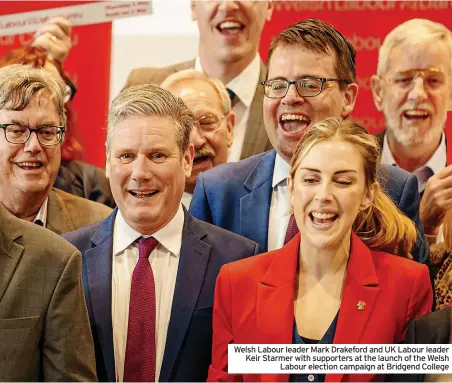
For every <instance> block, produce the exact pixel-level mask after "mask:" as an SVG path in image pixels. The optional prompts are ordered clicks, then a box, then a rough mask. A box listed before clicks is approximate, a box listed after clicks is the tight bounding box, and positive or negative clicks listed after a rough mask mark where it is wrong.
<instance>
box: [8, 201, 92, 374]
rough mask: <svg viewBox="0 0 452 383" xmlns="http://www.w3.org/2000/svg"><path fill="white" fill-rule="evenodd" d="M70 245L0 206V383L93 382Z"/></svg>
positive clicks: (78, 264)
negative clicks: (44, 382) (0, 382)
mask: <svg viewBox="0 0 452 383" xmlns="http://www.w3.org/2000/svg"><path fill="white" fill-rule="evenodd" d="M81 274H82V257H81V256H80V253H79V251H77V249H76V248H75V247H74V246H71V245H70V244H69V243H67V241H65V240H63V239H62V238H60V237H59V236H57V235H56V234H54V233H52V232H51V231H49V230H46V229H44V228H42V227H39V226H38V225H33V224H31V223H29V222H25V221H23V220H21V219H18V218H16V217H14V216H13V215H11V214H10V213H8V212H7V211H6V209H5V208H4V207H3V206H1V205H0V381H2V382H3V381H9V382H13V381H14V382H16V381H18V382H25V381H31V382H37V381H46V382H75V381H77V382H87V381H90V382H94V381H97V379H96V363H95V360H94V347H93V339H92V336H91V331H90V326H89V320H88V313H87V310H86V306H85V300H84V298H83V290H82V280H81Z"/></svg>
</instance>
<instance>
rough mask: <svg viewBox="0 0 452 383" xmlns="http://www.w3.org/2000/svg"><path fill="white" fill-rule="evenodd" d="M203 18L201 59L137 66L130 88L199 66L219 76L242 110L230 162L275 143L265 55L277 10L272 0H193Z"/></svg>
mask: <svg viewBox="0 0 452 383" xmlns="http://www.w3.org/2000/svg"><path fill="white" fill-rule="evenodd" d="M191 8H192V19H193V20H194V21H196V22H197V23H198V28H199V35H200V39H199V51H198V52H199V53H198V57H197V58H196V59H195V60H190V61H186V62H183V63H178V64H175V65H171V66H169V67H166V68H138V69H134V70H133V71H132V72H131V73H130V74H129V77H128V79H127V83H126V87H127V86H132V85H137V84H157V85H160V84H161V83H162V82H163V80H165V78H166V77H168V76H170V75H171V74H173V73H176V72H178V71H181V70H185V69H190V68H194V69H196V70H199V71H202V72H204V73H205V74H206V75H207V76H208V77H210V78H215V79H219V80H221V81H222V82H223V84H224V85H225V86H226V87H227V88H228V90H229V92H230V95H231V101H232V106H233V108H232V110H233V112H234V113H235V114H236V116H237V117H236V127H235V129H234V143H233V145H232V147H231V148H230V150H229V155H228V161H238V160H239V159H243V158H247V157H250V156H252V155H254V154H257V153H262V152H264V151H266V150H269V149H271V148H272V146H271V144H270V142H269V140H268V137H267V135H266V134H265V133H264V131H263V126H262V125H263V124H262V100H263V98H264V92H263V89H262V88H261V87H260V86H259V82H260V81H262V80H264V79H265V72H266V70H265V66H264V64H263V63H262V60H261V59H260V57H259V54H258V50H259V43H260V38H261V32H262V29H263V27H264V24H265V22H266V21H269V20H270V19H271V16H272V12H273V5H272V2H271V1H209V2H207V1H192V3H191Z"/></svg>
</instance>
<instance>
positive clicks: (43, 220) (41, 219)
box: [33, 197, 49, 227]
mask: <svg viewBox="0 0 452 383" xmlns="http://www.w3.org/2000/svg"><path fill="white" fill-rule="evenodd" d="M48 203H49V197H47V198H46V199H45V201H44V203H43V204H42V205H41V207H40V208H39V211H38V214H36V217H35V219H34V220H33V223H36V224H38V225H40V226H43V227H46V225H47V204H48ZM41 224H42V225H41Z"/></svg>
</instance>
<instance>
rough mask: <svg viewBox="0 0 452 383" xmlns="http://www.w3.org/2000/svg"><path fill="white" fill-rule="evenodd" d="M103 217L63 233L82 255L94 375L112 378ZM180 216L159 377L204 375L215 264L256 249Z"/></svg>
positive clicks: (107, 240)
mask: <svg viewBox="0 0 452 383" xmlns="http://www.w3.org/2000/svg"><path fill="white" fill-rule="evenodd" d="M116 212H117V208H116V209H114V210H113V212H112V214H111V215H110V216H109V217H107V218H106V219H105V220H104V221H101V222H99V223H96V224H93V225H90V226H86V227H84V228H81V229H79V230H76V231H73V232H70V233H66V234H64V238H65V239H66V240H68V241H69V242H71V243H72V244H73V245H74V246H76V247H77V248H78V249H79V250H80V252H81V253H82V255H83V270H82V278H83V288H84V292H85V300H86V305H87V307H88V313H89V319H90V322H91V330H92V333H93V339H94V347H95V351H96V367H97V376H98V378H99V381H109V382H115V381H116V376H115V358H114V349H113V327H112V314H111V304H112V302H111V300H112V292H111V284H112V281H111V278H112V258H113V256H112V253H113V228H114V221H115V216H116ZM184 214H185V220H184V228H183V234H182V246H181V254H180V260H179V268H178V271H177V278H176V286H175V290H174V298H173V304H172V309H171V318H170V323H169V327H168V335H167V338H166V346H165V353H164V356H163V362H162V368H161V371H160V379H159V381H162V382H167V381H176V382H180V381H186V382H187V381H198V382H201V381H205V380H206V379H207V371H208V368H209V365H210V362H211V352H212V307H213V294H214V288H215V281H216V278H217V275H218V273H219V271H220V268H221V266H223V265H224V264H226V263H229V262H232V261H235V260H239V259H242V258H246V257H249V256H252V255H255V254H258V253H260V252H261V250H260V248H259V245H258V244H256V243H255V242H252V241H250V240H248V239H246V238H243V237H240V236H238V235H236V234H234V233H230V232H228V231H226V230H223V229H221V228H218V227H216V226H213V225H210V224H208V223H205V222H202V221H199V220H197V219H196V218H193V217H192V216H190V214H188V213H187V212H186V211H185V209H184Z"/></svg>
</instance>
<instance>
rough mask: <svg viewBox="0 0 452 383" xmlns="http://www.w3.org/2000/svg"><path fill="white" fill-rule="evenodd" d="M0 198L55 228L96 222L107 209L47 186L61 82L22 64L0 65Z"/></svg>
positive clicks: (57, 143)
mask: <svg viewBox="0 0 452 383" xmlns="http://www.w3.org/2000/svg"><path fill="white" fill-rule="evenodd" d="M0 89H1V92H0V129H2V130H3V134H0V164H1V165H2V170H1V171H0V203H1V204H2V205H3V206H5V207H6V209H7V210H8V211H9V212H10V213H12V214H13V215H15V216H16V217H18V218H21V219H24V220H27V221H30V222H34V223H36V224H38V225H41V226H44V227H46V228H48V229H50V230H52V231H53V232H55V233H57V234H62V233H65V232H68V231H72V230H75V229H77V228H79V227H82V226H85V225H89V224H91V223H95V222H98V221H100V220H102V219H103V218H105V217H106V216H108V215H109V213H110V212H111V209H110V208H108V207H106V206H104V205H101V204H99V203H96V202H92V201H88V200H86V199H83V198H79V197H76V196H73V195H71V194H67V193H65V192H63V191H61V190H58V189H54V188H52V186H53V183H54V181H55V178H56V175H57V173H58V169H59V167H60V163H61V144H62V142H63V140H64V133H65V130H66V128H65V124H66V113H65V109H64V96H65V85H64V83H63V82H62V81H60V80H57V79H55V77H54V76H52V74H50V73H48V72H47V71H45V70H42V69H35V68H32V67H29V66H26V65H9V66H6V67H4V68H2V69H0Z"/></svg>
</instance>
